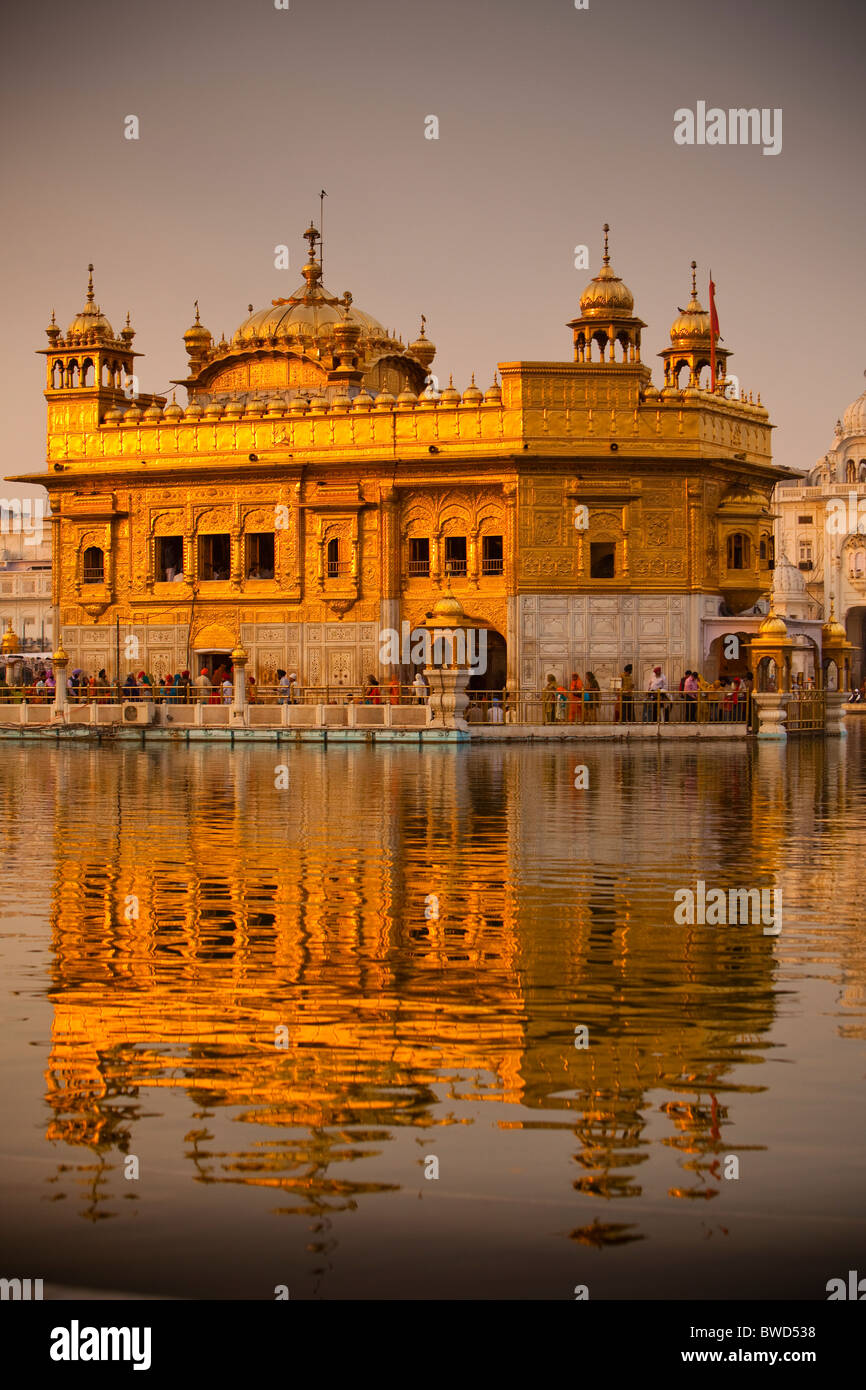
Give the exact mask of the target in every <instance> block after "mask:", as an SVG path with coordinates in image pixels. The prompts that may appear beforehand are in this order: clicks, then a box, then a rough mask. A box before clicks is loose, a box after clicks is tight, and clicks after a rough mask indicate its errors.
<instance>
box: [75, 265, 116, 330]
mask: <svg viewBox="0 0 866 1390" xmlns="http://www.w3.org/2000/svg"><path fill="white" fill-rule="evenodd" d="M87 270H88V275H89V279H88V281H87V303H86V304H85V306H84V308H83V309H82V310H81V312H80V313H78V314H76V315H75V318H74V319H73V320H72V322H71V323H70V325H69V327H68V328H67V330H66V336H67V338H77V337H79V336H81V335H83V334H85V333H99V334H101V335H102V336H104V337H106V338H113V337H114V329H113V328H112V327H111V324H110V323H109V322H108V319H107V318H106V317H105V315H104V314H103V312H102V310H101V309H100V307H99V305H98V304H94V302H93V266H92V265H89V266H88V267H87Z"/></svg>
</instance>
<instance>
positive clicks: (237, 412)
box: [223, 399, 244, 420]
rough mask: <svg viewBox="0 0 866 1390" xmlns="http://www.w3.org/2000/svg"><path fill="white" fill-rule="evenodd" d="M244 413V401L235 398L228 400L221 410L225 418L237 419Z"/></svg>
mask: <svg viewBox="0 0 866 1390" xmlns="http://www.w3.org/2000/svg"><path fill="white" fill-rule="evenodd" d="M243 413H244V403H243V401H239V400H237V399H235V400H231V401H228V402H227V403H226V408H225V410H224V411H223V416H224V418H225V419H227V420H239V419H240V417H241V416H242V415H243Z"/></svg>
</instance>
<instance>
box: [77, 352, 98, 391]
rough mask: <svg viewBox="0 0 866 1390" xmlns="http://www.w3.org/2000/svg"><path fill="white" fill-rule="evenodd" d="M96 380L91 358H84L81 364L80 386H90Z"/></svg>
mask: <svg viewBox="0 0 866 1390" xmlns="http://www.w3.org/2000/svg"><path fill="white" fill-rule="evenodd" d="M95 379H96V373H95V371H94V367H93V362H92V360H91V358H89V357H85V359H84V361H83V362H82V364H81V385H82V386H92V385H93V383H94V381H95Z"/></svg>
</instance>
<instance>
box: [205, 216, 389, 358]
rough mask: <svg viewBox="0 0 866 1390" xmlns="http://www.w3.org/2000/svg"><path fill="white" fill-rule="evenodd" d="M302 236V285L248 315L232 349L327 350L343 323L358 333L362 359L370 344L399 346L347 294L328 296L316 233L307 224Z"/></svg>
mask: <svg viewBox="0 0 866 1390" xmlns="http://www.w3.org/2000/svg"><path fill="white" fill-rule="evenodd" d="M304 236H305V237H306V238H307V240H308V241H309V243H310V258H309V260H308V261H307V264H306V265H305V266H304V268H303V271H302V272H301V273H302V274H303V277H304V283H303V284H302V285H300V286H299V287H298V288H297V289H296V290H295V292H294V294H291V295H290V296H289V298H288V299H274V300H272V301H271V304H270V307H269V308H267V309H257V310H256V311H255V312H251V313H250V316H249V318H247V319H244V321H243V323H242V324H241V326H240V328H238V330H237V332H236V333H235V335H234V337H233V338H232V346H233V347H236V348H238V347H244V346H255V345H256V343H258V342H268V343H271V342H273V343H287V342H288V343H294V344H299V340H300V344H299V345H302V346H304V347H307V346H313V345H315V344H321V345H325V344H327V345H329V346H330V345H331V344H332V343H333V340H334V329H335V327H336V326H337V325H338V324H343V323H350V324H352V325H354V326H355V327H356V328H357V329H358V330H359V333H358V339H359V343H360V345H361V351H362V355H366V354H365V353H364V348H365V347H366V346H367V345H368V344H372V343H375V344H376V345H379V344H381V346H383V347H385V346H391V347H397V346H399V345H398V344H397V343H396V340H392V339H391V338H390V337H389V335H388V333H387V332H386V331H385V329H384V328H383V327H382V325H381V323H379V320H378V319H374V318H373V316H372V314H365V313H364V311H363V309H357V308H356V307H355V306H354V305H353V304H352V296H351V295H350V294H349V292H348V291H346V293H345V294H344V295H343V297H342V298H341V299H338V298H337V297H336V296H335V295H332V294H329V293H328V291H327V290H326V289H325V286H324V285H323V283H322V266H321V262H320V261H318V260H316V256H315V245H316V241H317V240H318V239H319V233H318V232H317V230H316V228H315V227H314V226H313V225H312V224H310V226H309V227H308V228H307V230H306V231H305V232H304ZM400 351H402V348H400Z"/></svg>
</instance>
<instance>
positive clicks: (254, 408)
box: [244, 396, 265, 415]
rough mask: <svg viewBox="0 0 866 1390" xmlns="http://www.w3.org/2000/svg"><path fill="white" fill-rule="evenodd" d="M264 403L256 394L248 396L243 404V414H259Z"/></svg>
mask: <svg viewBox="0 0 866 1390" xmlns="http://www.w3.org/2000/svg"><path fill="white" fill-rule="evenodd" d="M264 408H265V403H264V401H260V400H259V398H258V396H250V399H249V400H248V401H247V403H246V405H245V406H244V415H261V414H263V412H264Z"/></svg>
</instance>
